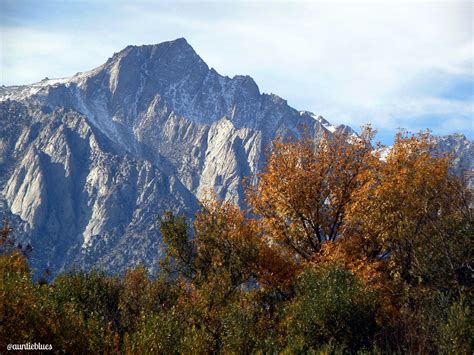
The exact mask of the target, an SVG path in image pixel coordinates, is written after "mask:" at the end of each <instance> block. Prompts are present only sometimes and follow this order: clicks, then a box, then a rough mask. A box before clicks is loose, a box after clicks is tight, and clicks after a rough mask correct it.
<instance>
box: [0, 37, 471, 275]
mask: <svg viewBox="0 0 474 355" xmlns="http://www.w3.org/2000/svg"><path fill="white" fill-rule="evenodd" d="M303 129H305V130H307V132H308V133H309V134H310V135H311V136H313V137H314V138H315V139H316V138H317V137H318V136H320V135H321V134H323V133H327V134H332V133H334V132H335V131H336V130H341V131H343V132H346V133H347V134H355V133H354V132H353V131H352V130H351V129H350V128H349V127H347V126H338V127H335V126H333V125H331V124H330V123H329V122H327V121H326V120H325V119H324V118H322V117H321V116H315V115H313V114H312V113H310V112H307V111H297V110H295V109H293V108H291V107H290V106H288V104H287V102H286V101H285V100H283V99H282V98H280V97H278V96H276V95H273V94H265V93H260V91H259V88H258V86H257V84H256V83H255V82H254V80H253V79H252V78H251V77H249V76H235V77H233V78H229V77H227V76H222V75H220V74H218V73H217V72H216V71H215V70H214V69H212V68H209V67H208V66H207V64H206V63H205V62H204V61H203V60H202V59H201V58H200V57H199V56H198V55H197V54H196V52H195V51H194V50H193V48H192V47H191V46H190V45H189V44H188V43H187V42H186V40H184V39H177V40H175V41H171V42H164V43H161V44H158V45H145V46H138V47H137V46H129V47H127V48H125V49H124V50H122V51H121V52H119V53H115V54H114V55H113V56H112V57H111V58H110V59H109V60H108V61H107V62H106V63H105V64H103V65H102V66H100V67H98V68H96V69H93V70H91V71H88V72H84V73H77V74H76V75H74V76H72V77H70V78H64V79H55V80H50V79H44V80H43V81H41V82H39V83H36V84H32V85H27V86H13V87H1V88H0V213H2V214H5V215H7V216H8V217H9V218H10V219H11V220H12V221H13V223H14V225H15V228H16V232H15V233H16V234H17V237H18V238H19V239H20V240H25V241H30V242H31V244H32V246H33V248H34V251H33V255H32V258H31V261H32V265H33V267H34V268H36V270H37V272H41V270H44V269H45V268H49V269H50V271H52V272H53V273H56V272H58V271H61V270H66V269H69V268H71V267H80V268H91V267H99V268H102V269H105V270H107V271H111V272H122V271H124V270H125V269H126V268H127V267H130V266H133V265H137V264H139V263H142V264H144V265H146V266H147V267H149V268H150V269H152V270H153V269H154V268H156V266H157V260H158V259H159V257H160V255H161V238H160V234H159V230H158V229H159V228H158V224H157V220H158V219H159V217H160V216H161V215H162V213H163V212H164V211H166V210H171V211H174V212H176V213H182V214H185V215H187V216H192V215H193V214H194V213H195V211H196V210H197V209H198V201H199V199H202V198H204V197H206V196H207V195H208V194H209V193H210V192H211V191H214V192H215V193H217V195H218V196H219V197H221V198H225V199H228V200H231V201H233V202H235V203H238V204H241V205H242V204H244V198H243V197H244V196H243V187H242V180H243V178H244V177H247V178H249V179H251V180H255V179H256V174H257V173H258V172H259V171H260V170H261V168H262V167H263V165H264V163H265V150H266V149H267V147H268V146H269V145H270V143H271V141H272V140H273V139H275V138H276V137H281V136H282V137H285V136H296V137H298V136H300V135H301V133H302V131H303ZM466 141H467V140H466ZM440 146H441V147H442V149H445V150H448V151H453V149H454V150H455V151H456V153H458V156H459V164H460V166H462V167H463V168H464V167H468V168H469V167H470V168H471V169H472V143H471V142H469V141H467V143H466V142H465V141H463V140H462V139H461V138H459V137H458V139H457V140H455V141H451V140H449V139H448V138H446V139H444V138H442V139H440Z"/></svg>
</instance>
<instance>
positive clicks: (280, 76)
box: [0, 0, 474, 143]
mask: <svg viewBox="0 0 474 355" xmlns="http://www.w3.org/2000/svg"><path fill="white" fill-rule="evenodd" d="M473 15H474V3H473V2H472V1H464V2H458V1H436V2H433V1H422V0H419V1H416V0H415V1H404V0H398V1H388V0H387V1H381V0H378V1H338V0H336V1H312V2H306V1H252V2H251V1H208V2H204V1H150V0H149V1H131V0H130V1H120V0H119V1H100V0H94V1H92V0H89V1H85V0H76V1H71V0H70V1H66V0H63V1H59V0H54V1H53V0H41V1H36V0H30V1H23V0H0V35H1V38H0V44H1V47H0V66H1V71H0V74H1V77H0V84H3V85H13V84H27V83H32V82H36V81H39V80H41V79H42V78H44V77H46V76H47V77H49V78H55V77H65V76H70V75H73V74H74V73H76V72H78V71H84V70H88V69H92V68H94V67H96V66H98V65H100V64H102V63H103V62H105V60H106V59H107V58H108V57H110V56H111V55H112V54H113V53H114V52H117V51H119V50H121V49H122V48H124V47H125V46H127V45H129V44H135V45H139V44H151V43H159V42H162V41H166V40H171V39H175V38H178V37H185V38H186V39H187V40H188V42H189V43H190V44H191V45H192V46H193V47H194V49H195V50H196V51H197V53H198V54H199V55H200V56H201V57H202V58H203V59H204V60H205V61H206V63H208V65H209V66H210V67H214V68H215V69H216V70H217V71H218V72H220V73H221V74H224V75H228V76H233V75H236V74H248V75H251V76H252V77H253V78H254V79H255V81H256V82H257V84H258V85H259V87H260V90H261V91H263V92H273V93H275V94H278V95H279V96H281V97H283V98H285V99H287V100H288V103H289V104H290V105H291V106H293V107H295V108H297V109H300V110H303V109H304V110H309V111H312V112H314V113H316V114H322V115H323V116H325V117H326V118H327V119H328V120H329V121H330V122H332V123H335V124H339V123H345V124H349V125H351V126H352V127H354V128H357V127H359V126H360V125H362V124H364V123H371V124H372V125H373V126H374V127H375V128H377V129H378V131H379V136H378V138H379V139H380V140H382V141H383V142H384V143H390V140H391V138H392V137H393V135H394V133H395V132H396V131H397V129H398V128H406V129H408V130H411V131H418V130H420V129H426V128H429V129H431V130H432V131H433V132H434V133H435V134H448V133H453V132H461V133H464V134H466V135H467V136H468V137H469V138H471V139H474V69H473V63H474V41H473V33H474V24H473Z"/></svg>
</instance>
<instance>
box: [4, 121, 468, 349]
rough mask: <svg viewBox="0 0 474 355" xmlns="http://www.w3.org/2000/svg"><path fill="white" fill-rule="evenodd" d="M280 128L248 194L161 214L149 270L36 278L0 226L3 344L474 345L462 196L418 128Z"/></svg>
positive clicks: (445, 161)
mask: <svg viewBox="0 0 474 355" xmlns="http://www.w3.org/2000/svg"><path fill="white" fill-rule="evenodd" d="M373 135H374V132H373V131H372V130H371V129H370V128H369V127H367V128H365V129H364V131H363V134H362V135H361V137H360V138H355V137H348V136H347V135H344V134H342V133H337V132H336V133H335V134H334V135H333V136H332V137H328V136H322V137H320V139H319V140H317V141H315V142H313V141H310V140H309V139H306V138H304V139H303V140H300V141H295V140H293V141H289V142H284V141H283V140H279V141H276V142H275V143H274V145H273V151H272V153H271V155H270V156H269V157H268V165H267V167H266V168H265V169H264V170H263V172H262V173H261V174H260V176H259V181H258V183H257V184H255V185H252V186H248V188H247V194H248V203H249V206H250V209H249V210H248V211H247V210H241V209H240V208H239V207H237V206H234V205H232V204H231V203H229V202H224V201H203V203H202V209H201V210H200V212H198V214H197V215H196V218H195V220H194V222H193V223H192V224H188V221H186V219H185V218H184V217H182V216H177V215H174V214H172V213H170V212H168V213H165V214H164V215H163V217H162V218H161V220H160V226H161V234H162V237H163V242H164V250H165V256H164V258H163V259H162V260H161V263H160V271H159V273H158V274H156V275H149V274H148V273H147V271H146V270H145V269H144V268H142V267H137V268H134V269H130V270H129V271H128V272H127V273H126V274H125V275H124V276H123V277H118V276H111V275H106V274H104V273H101V272H98V271H89V272H83V271H73V272H68V273H65V274H60V275H57V276H56V278H55V279H54V281H53V282H52V283H50V284H48V283H47V282H45V281H44V282H34V281H33V280H32V278H31V275H30V271H29V267H28V261H27V256H28V251H29V250H30V249H29V248H27V247H22V246H20V247H19V245H18V244H17V243H16V242H15V240H14V238H13V235H12V231H11V227H10V225H9V224H8V221H6V222H5V223H4V225H3V228H2V229H0V319H1V322H0V346H1V347H2V348H3V349H4V348H5V346H6V344H8V343H22V342H42V343H44V344H52V345H53V348H54V349H55V350H56V351H57V352H67V353H69V352H71V353H77V352H86V353H92V352H104V353H127V354H135V353H136V354H142V353H145V354H146V353H159V354H170V353H171V354H173V353H260V354H261V353H280V352H281V353H284V354H292V353H324V354H326V353H356V352H362V353H363V352H370V353H385V352H388V353H456V354H457V353H459V354H470V353H472V351H473V328H472V324H473V313H472V303H473V279H472V277H473V273H472V270H473V265H472V260H473V255H472V251H473V248H472V246H473V245H472V242H473V238H472V236H473V235H474V233H473V220H472V209H471V208H470V207H469V206H470V201H472V200H471V199H472V196H471V194H470V191H469V190H468V189H467V188H466V186H465V185H464V184H463V182H462V181H460V180H459V179H458V178H456V177H454V176H452V175H451V174H450V173H449V168H450V157H448V156H442V155H437V154H436V153H435V152H434V151H433V141H432V138H431V137H430V135H429V134H428V133H420V134H418V135H408V134H406V133H400V134H399V135H397V137H396V139H395V144H394V146H393V147H392V149H391V150H390V153H389V154H388V155H387V156H386V158H385V160H382V159H380V155H379V153H377V152H374V151H373V149H372V145H371V140H372V138H373Z"/></svg>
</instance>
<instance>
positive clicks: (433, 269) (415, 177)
mask: <svg viewBox="0 0 474 355" xmlns="http://www.w3.org/2000/svg"><path fill="white" fill-rule="evenodd" d="M434 143H435V142H434V140H433V137H431V136H430V134H429V133H420V134H418V135H408V134H407V133H399V134H397V136H396V138H395V143H394V145H393V147H392V148H391V150H390V152H389V154H388V155H387V157H386V160H385V161H380V160H379V161H378V163H377V168H376V169H371V170H369V171H368V183H366V184H365V185H363V186H361V187H360V188H359V189H358V190H357V191H356V192H355V194H354V195H353V203H352V204H351V206H350V209H349V212H348V214H347V216H346V221H345V225H346V235H348V236H350V237H351V238H353V239H354V243H352V244H351V253H355V251H356V250H359V251H360V254H359V256H360V257H361V256H365V257H368V258H369V259H372V260H374V259H379V260H384V262H385V263H386V267H387V271H388V273H389V274H390V277H391V278H394V279H395V280H400V281H402V282H404V283H406V284H408V285H412V286H414V285H418V284H436V283H439V282H448V283H450V284H451V285H449V286H455V287H460V283H462V282H463V281H462V280H461V279H460V278H462V275H461V274H462V273H463V272H464V271H465V270H466V269H469V268H471V270H472V264H470V263H469V260H470V259H471V260H472V258H470V256H469V253H470V252H469V250H472V248H466V246H467V245H469V244H471V245H472V241H471V243H469V238H468V236H469V235H471V236H472V233H473V229H472V227H473V220H472V210H471V209H470V208H469V199H470V196H469V191H468V190H467V189H466V187H465V185H464V184H463V182H462V181H461V180H460V179H459V178H457V177H455V176H453V175H451V174H450V172H449V168H450V163H451V157H449V156H447V155H441V154H439V153H436V152H435V149H434ZM471 256H472V255H471ZM463 270H464V271H463ZM443 278H444V279H443ZM441 279H443V280H441ZM448 279H449V280H448ZM444 286H448V285H446V284H445V285H444Z"/></svg>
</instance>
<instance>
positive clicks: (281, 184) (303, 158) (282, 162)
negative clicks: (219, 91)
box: [247, 127, 376, 260]
mask: <svg viewBox="0 0 474 355" xmlns="http://www.w3.org/2000/svg"><path fill="white" fill-rule="evenodd" d="M373 136H374V131H373V130H372V129H371V128H370V127H365V128H364V130H363V132H362V134H361V136H360V137H359V138H355V137H350V136H347V135H346V134H344V133H338V132H336V133H335V134H334V135H333V136H331V137H330V136H328V135H324V136H323V137H321V138H320V139H319V140H318V141H317V142H312V141H311V140H310V139H308V138H304V139H302V140H300V141H290V142H283V141H282V140H278V141H276V142H274V147H273V151H272V153H271V155H270V157H269V159H268V163H267V166H266V168H265V170H264V171H263V172H262V173H261V174H260V175H259V182H258V184H256V185H254V186H250V187H249V188H248V193H247V195H248V201H249V204H250V206H251V208H252V211H253V213H255V214H256V215H257V216H260V217H261V224H262V226H263V229H264V230H265V235H266V237H267V239H268V240H269V241H270V244H273V245H275V246H278V248H279V249H280V250H281V252H284V253H287V254H288V255H290V256H291V255H292V256H296V257H297V258H299V259H301V258H302V259H303V260H311V259H312V258H313V257H314V256H315V255H317V254H318V253H319V252H320V250H321V247H322V245H323V243H325V242H330V241H335V240H336V239H337V238H338V237H339V236H340V234H341V232H342V230H343V224H344V221H345V219H346V214H347V211H348V209H349V208H350V206H351V204H352V203H353V195H354V192H355V191H357V190H358V189H359V188H360V187H361V186H363V185H364V184H365V183H366V181H365V180H366V179H367V174H366V171H367V170H368V169H371V166H372V165H373V161H374V160H375V159H376V157H374V155H373V154H372V147H371V144H370V143H371V140H372V138H373Z"/></svg>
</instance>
